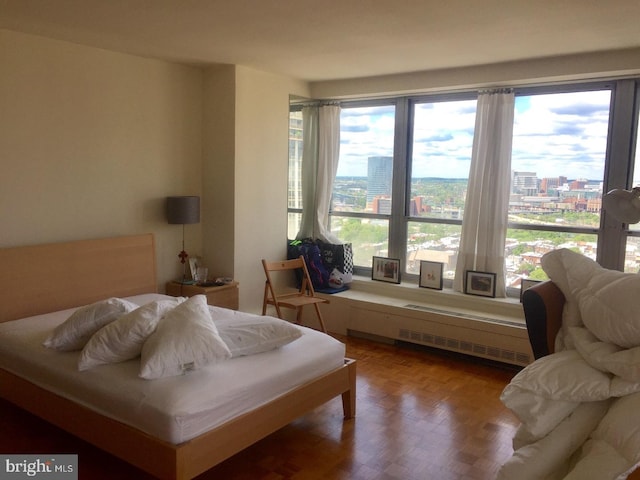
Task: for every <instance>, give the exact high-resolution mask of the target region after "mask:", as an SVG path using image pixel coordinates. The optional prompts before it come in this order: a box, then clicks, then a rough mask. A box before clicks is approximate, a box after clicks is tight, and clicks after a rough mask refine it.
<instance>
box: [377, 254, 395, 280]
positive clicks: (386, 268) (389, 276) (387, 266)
mask: <svg viewBox="0 0 640 480" xmlns="http://www.w3.org/2000/svg"><path fill="white" fill-rule="evenodd" d="M371 279H372V280H378V281H380V282H388V283H400V259H399V258H388V257H375V256H374V257H373V263H372V268H371Z"/></svg>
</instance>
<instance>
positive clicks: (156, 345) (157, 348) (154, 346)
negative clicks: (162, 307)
mask: <svg viewBox="0 0 640 480" xmlns="http://www.w3.org/2000/svg"><path fill="white" fill-rule="evenodd" d="M229 358H231V352H230V351H229V348H228V347H227V345H226V344H225V343H224V342H223V341H222V339H221V338H220V335H219V334H218V329H217V328H216V326H215V324H214V323H213V320H212V319H211V314H210V313H209V309H208V308H207V297H205V296H204V295H195V296H193V297H191V298H189V299H188V300H187V301H185V302H184V303H181V304H180V305H178V306H177V307H176V308H174V309H173V310H171V311H170V312H168V313H167V314H166V315H165V316H164V318H162V320H160V323H159V324H158V328H157V329H156V331H155V332H154V333H152V334H151V335H150V336H149V338H148V339H147V341H146V342H145V343H144V345H143V346H142V359H141V365H140V377H142V378H145V379H147V380H152V379H156V378H162V377H170V376H175V375H182V374H184V373H188V372H190V371H192V370H196V369H198V368H202V367H204V366H206V365H208V364H211V363H214V362H219V361H222V360H227V359H229Z"/></svg>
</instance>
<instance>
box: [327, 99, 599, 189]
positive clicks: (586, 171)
mask: <svg viewBox="0 0 640 480" xmlns="http://www.w3.org/2000/svg"><path fill="white" fill-rule="evenodd" d="M610 97H611V93H610V91H608V90H606V91H596V92H572V93H555V94H545V95H533V96H528V97H520V96H518V97H516V104H515V114H514V127H513V147H512V152H513V153H512V163H511V169H512V170H516V171H527V172H535V173H536V174H537V176H538V178H545V177H558V176H566V177H568V178H569V179H574V178H586V179H590V180H602V178H603V171H604V158H605V152H606V141H607V131H608V119H609V102H610ZM475 105H476V101H475V100H465V101H450V102H436V103H419V104H416V108H415V112H414V119H415V121H414V123H415V128H414V134H413V135H414V139H413V142H412V149H413V156H412V161H413V163H412V165H413V166H412V176H413V177H416V178H419V177H443V178H466V177H467V176H468V174H469V164H470V161H471V149H472V144H473V131H474V126H475ZM340 121H341V134H340V163H339V166H338V176H366V175H367V159H368V157H370V156H392V155H393V131H394V107H393V106H389V105H386V106H380V107H358V108H343V109H342V113H341V120H340Z"/></svg>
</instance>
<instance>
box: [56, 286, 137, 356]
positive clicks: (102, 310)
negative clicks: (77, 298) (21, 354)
mask: <svg viewBox="0 0 640 480" xmlns="http://www.w3.org/2000/svg"><path fill="white" fill-rule="evenodd" d="M136 308H138V305H136V304H135V303H132V302H128V301H127V300H123V299H121V298H109V299H108V300H103V301H100V302H96V303H92V304H91V305H86V306H84V307H81V308H79V309H78V310H76V311H75V312H73V313H72V314H71V316H70V317H69V318H68V319H67V320H66V321H64V322H63V323H61V324H60V325H58V326H57V327H56V328H55V329H54V330H53V332H52V333H51V335H49V337H48V338H47V339H46V340H45V341H44V346H45V347H48V348H53V349H55V350H61V351H65V352H67V351H72V350H80V349H81V348H82V347H84V346H85V344H86V343H87V342H88V341H89V339H90V338H91V336H92V335H93V334H94V333H96V332H97V331H98V330H100V329H101V328H102V327H104V326H105V325H107V324H108V323H111V322H113V321H114V320H116V319H118V318H120V317H121V316H122V315H124V314H126V313H129V312H131V311H133V310H135V309H136Z"/></svg>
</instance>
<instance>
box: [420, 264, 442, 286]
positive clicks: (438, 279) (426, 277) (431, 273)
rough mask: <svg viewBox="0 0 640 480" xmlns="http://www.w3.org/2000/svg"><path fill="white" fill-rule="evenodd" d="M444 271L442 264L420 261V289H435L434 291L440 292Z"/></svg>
mask: <svg viewBox="0 0 640 480" xmlns="http://www.w3.org/2000/svg"><path fill="white" fill-rule="evenodd" d="M443 269H444V263H442V262H429V261H427V260H422V261H421V262H420V283H419V284H418V285H419V286H420V287H424V288H435V289H436V290H442V270H443Z"/></svg>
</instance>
